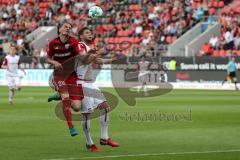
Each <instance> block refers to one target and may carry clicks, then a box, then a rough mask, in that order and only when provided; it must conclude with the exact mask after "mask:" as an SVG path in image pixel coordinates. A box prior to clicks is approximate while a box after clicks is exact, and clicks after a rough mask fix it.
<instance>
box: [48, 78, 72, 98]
mask: <svg viewBox="0 0 240 160" xmlns="http://www.w3.org/2000/svg"><path fill="white" fill-rule="evenodd" d="M52 82H53V85H54V87H55V89H56V91H57V92H59V94H60V95H61V97H62V99H66V98H69V93H68V86H67V85H66V83H65V81H64V80H63V79H61V78H60V77H53V81H52Z"/></svg>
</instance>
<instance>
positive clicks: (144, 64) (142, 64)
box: [138, 61, 149, 75]
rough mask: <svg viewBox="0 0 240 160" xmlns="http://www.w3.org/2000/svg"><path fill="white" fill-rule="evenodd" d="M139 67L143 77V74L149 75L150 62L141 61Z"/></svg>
mask: <svg viewBox="0 0 240 160" xmlns="http://www.w3.org/2000/svg"><path fill="white" fill-rule="evenodd" d="M138 65H139V74H141V75H143V74H148V73H149V71H148V67H149V61H144V62H142V61H140V62H138Z"/></svg>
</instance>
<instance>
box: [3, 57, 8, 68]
mask: <svg viewBox="0 0 240 160" xmlns="http://www.w3.org/2000/svg"><path fill="white" fill-rule="evenodd" d="M2 65H4V66H7V65H8V60H7V57H5V58H4V60H3V63H2Z"/></svg>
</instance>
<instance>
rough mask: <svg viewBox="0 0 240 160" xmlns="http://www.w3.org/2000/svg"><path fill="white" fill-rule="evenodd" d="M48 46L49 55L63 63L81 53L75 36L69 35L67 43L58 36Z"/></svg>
mask: <svg viewBox="0 0 240 160" xmlns="http://www.w3.org/2000/svg"><path fill="white" fill-rule="evenodd" d="M48 47H49V48H48V53H47V54H48V56H50V57H53V59H54V60H56V61H58V62H59V63H61V64H63V63H64V62H65V61H67V60H69V59H71V58H73V57H74V56H76V55H77V54H79V53H80V49H81V48H79V47H78V40H77V39H76V38H74V37H69V38H68V40H67V41H66V42H65V43H63V42H61V40H60V38H59V37H57V38H55V39H53V40H52V41H51V42H50V43H49V46H48Z"/></svg>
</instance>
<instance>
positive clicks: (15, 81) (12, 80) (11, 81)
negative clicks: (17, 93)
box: [6, 76, 21, 88]
mask: <svg viewBox="0 0 240 160" xmlns="http://www.w3.org/2000/svg"><path fill="white" fill-rule="evenodd" d="M6 79H7V82H8V86H9V87H10V88H16V86H20V85H21V81H20V78H19V77H11V76H6Z"/></svg>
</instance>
